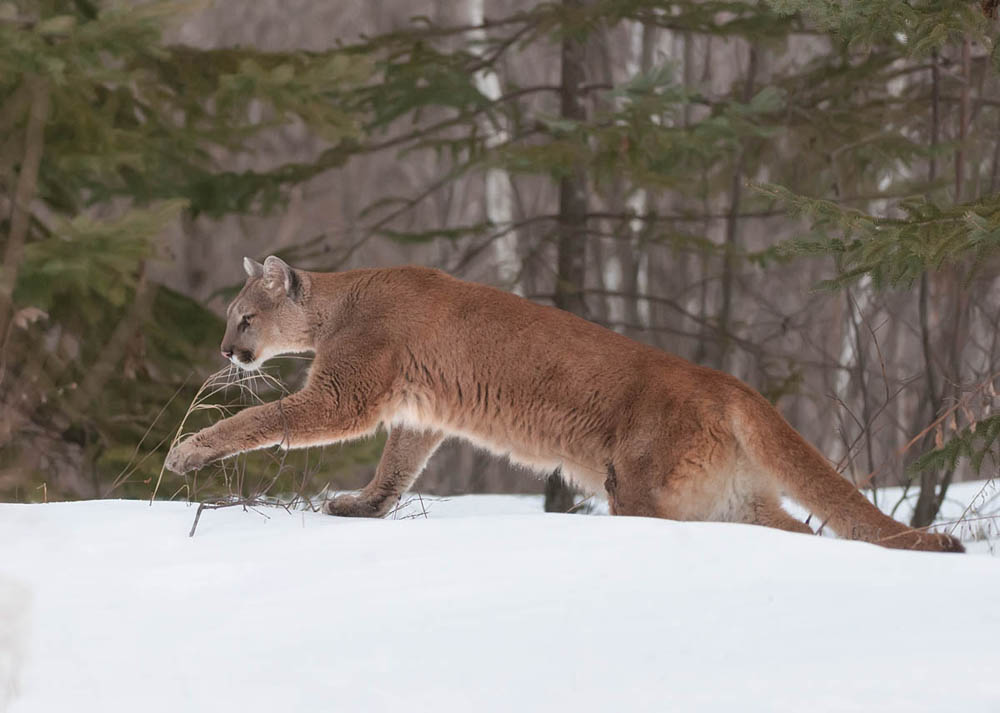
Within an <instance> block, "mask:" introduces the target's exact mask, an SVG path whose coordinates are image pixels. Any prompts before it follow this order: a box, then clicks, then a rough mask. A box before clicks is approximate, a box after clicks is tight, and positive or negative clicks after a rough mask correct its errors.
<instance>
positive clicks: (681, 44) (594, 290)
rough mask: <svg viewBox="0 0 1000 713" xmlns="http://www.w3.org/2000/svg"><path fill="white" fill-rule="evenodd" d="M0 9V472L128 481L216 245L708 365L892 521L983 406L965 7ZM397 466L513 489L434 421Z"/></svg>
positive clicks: (990, 363) (267, 1) (980, 275)
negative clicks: (381, 272) (570, 316)
mask: <svg viewBox="0 0 1000 713" xmlns="http://www.w3.org/2000/svg"><path fill="white" fill-rule="evenodd" d="M0 7H2V8H3V10H2V18H3V19H0V28H2V29H0V31H2V33H3V35H2V37H0V41H2V44H0V63H2V64H0V66H2V67H3V69H5V70H7V71H5V72H3V75H2V76H3V77H6V80H4V82H5V83H4V84H2V91H3V96H4V103H3V107H4V108H3V111H2V112H0V132H2V133H0V140H2V142H3V143H2V146H3V147H4V149H3V151H2V153H0V181H2V182H3V195H4V196H5V200H6V204H5V205H3V206H0V208H2V212H0V215H3V216H4V217H5V219H6V220H7V222H5V223H4V224H3V225H2V227H3V229H4V234H5V235H6V240H7V246H6V252H5V261H4V272H3V280H4V281H3V283H2V285H0V287H2V286H3V285H7V286H8V287H7V288H5V289H6V291H5V292H3V294H6V295H8V297H7V302H6V303H5V304H8V305H10V306H9V307H5V308H4V309H6V313H7V315H8V317H6V318H5V319H7V321H8V323H9V325H10V326H8V327H7V329H6V333H7V334H8V343H6V344H5V348H4V359H5V363H4V367H3V368H4V371H3V374H4V377H3V382H2V383H0V389H2V391H0V398H2V399H3V403H4V409H5V415H4V424H5V425H4V429H3V433H4V434H7V435H5V436H4V437H5V438H6V441H5V442H4V444H3V453H2V457H3V466H4V471H3V474H2V476H0V478H2V480H0V488H2V489H3V492H4V493H5V494H6V495H7V497H11V498H17V499H39V498H40V497H41V496H40V494H39V491H38V490H37V489H38V487H39V486H40V485H42V484H45V485H46V488H47V489H48V492H49V494H50V496H53V497H74V496H75V497H90V496H94V495H101V494H104V493H106V492H108V490H109V489H110V488H111V487H112V486H115V485H117V488H118V490H117V491H116V492H126V493H133V494H138V493H148V492H149V488H150V487H151V485H149V484H148V483H149V482H150V481H152V480H154V479H155V475H156V472H157V471H158V469H159V465H160V463H161V462H162V456H163V454H164V449H163V447H162V446H161V447H160V448H159V449H158V450H157V449H155V448H154V447H155V446H156V445H157V444H159V443H161V442H162V440H163V439H164V438H166V437H168V435H169V433H170V429H171V427H172V426H175V425H176V423H177V422H178V421H179V419H180V418H181V416H182V415H183V413H184V411H185V408H186V406H187V403H188V402H189V401H190V399H191V396H192V395H193V391H194V388H195V387H196V386H197V385H198V383H200V382H201V380H202V378H204V376H205V374H207V373H208V372H209V371H211V370H212V368H213V366H212V362H211V359H212V358H213V357H214V353H215V345H216V342H217V341H218V338H219V335H220V333H221V325H220V324H219V322H218V320H217V318H216V317H215V316H214V315H217V314H219V313H220V312H221V310H222V308H223V307H224V304H225V297H226V296H227V294H230V293H229V292H227V290H231V288H232V287H233V286H234V285H238V284H239V282H240V280H241V278H240V274H239V271H240V267H239V257H240V255H242V254H243V253H246V254H250V255H254V256H256V257H261V256H263V255H266V254H269V253H274V252H277V253H280V254H281V255H282V256H283V257H285V258H286V259H287V260H289V261H290V262H292V263H293V264H296V265H297V266H300V267H303V268H308V269H344V268H349V267H355V266H362V265H379V264H400V263H405V262H416V263H422V264H429V265H435V266H439V267H442V268H444V269H446V270H448V271H449V272H452V273H453V274H457V275H459V276H462V277H468V278H470V279H477V280H480V281H484V282H491V283H494V284H498V285H501V286H503V287H506V288H508V289H513V290H515V291H517V292H519V293H520V294H523V295H525V296H527V297H529V298H531V299H536V300H540V301H548V302H551V303H554V304H556V305H558V306H560V307H562V308H564V309H569V310H570V311H573V312H576V313H578V314H581V315H583V316H585V317H587V318H588V319H592V320H594V321H597V322H599V323H602V324H605V325H607V326H609V327H611V328H613V329H616V330H619V331H621V332H624V333H626V334H628V335H629V336H632V337H634V338H637V339H641V340H643V341H647V342H649V343H651V344H654V345H656V346H660V347H662V348H666V349H668V350H670V351H673V352H675V353H678V354H680V355H682V356H685V357H688V358H691V359H694V360H696V361H698V362H701V363H704V364H707V365H710V366H713V367H716V368H721V369H724V370H726V371H729V372H731V373H734V374H736V375H737V376H739V377H740V378H742V379H744V380H746V381H748V382H749V383H751V384H752V385H754V386H755V387H757V388H758V389H760V390H761V391H762V392H763V393H764V394H765V395H767V396H768V397H769V398H771V399H772V400H774V401H776V402H778V404H779V407H780V408H781V409H782V411H783V412H784V413H785V414H786V415H787V416H788V417H789V419H790V420H791V421H792V423H793V425H795V426H796V427H797V428H799V430H801V431H802V432H803V433H804V434H805V435H806V436H807V437H808V438H810V440H812V441H813V442H814V443H816V444H817V445H818V446H819V447H820V448H821V449H822V450H823V451H824V452H825V453H826V454H827V455H828V456H830V457H831V458H833V459H834V461H835V462H836V463H837V465H838V466H839V467H840V468H841V470H842V471H843V472H844V474H845V476H846V477H849V478H851V479H853V480H854V481H855V482H857V483H859V484H863V485H874V486H878V485H882V484H889V483H893V484H895V483H898V482H912V483H913V484H914V486H915V487H914V493H916V494H918V497H919V499H918V504H917V509H916V514H915V522H916V524H925V523H926V522H929V521H930V519H931V518H933V515H934V513H936V511H937V507H938V506H939V505H940V503H941V501H942V500H943V499H944V498H945V497H946V492H947V486H948V484H949V483H950V482H952V480H954V479H955V478H961V477H966V476H968V475H971V474H972V473H973V472H974V471H975V468H973V467H971V466H977V467H978V466H979V465H981V463H982V462H983V459H984V458H987V457H988V456H987V452H988V450H989V449H990V448H991V446H992V445H993V438H995V436H996V432H997V430H1000V425H997V426H996V427H995V426H994V420H993V419H992V417H991V416H990V414H991V413H992V410H993V408H994V406H995V404H994V401H993V399H994V396H995V392H994V391H993V387H992V383H993V381H992V379H993V377H994V376H995V375H996V373H997V371H998V360H1000V353H998V344H997V337H996V334H997V329H996V326H997V321H998V319H1000V313H998V305H1000V301H998V299H997V289H998V287H997V272H998V270H997V261H996V251H995V248H996V245H997V239H996V235H997V233H996V230H997V221H998V218H997V211H996V196H997V185H996V182H997V171H998V167H997V164H998V160H1000V140H998V139H1000V115H998V112H997V109H998V107H1000V103H998V102H995V101H994V100H992V99H991V97H992V96H993V95H994V94H995V91H994V90H995V88H996V86H997V84H996V72H995V67H994V65H995V51H994V47H995V45H994V38H995V34H996V32H995V30H996V28H995V22H994V19H993V18H992V12H993V10H992V7H991V6H989V4H987V5H984V6H981V5H979V4H977V3H969V2H964V3H959V2H926V3H912V2H910V3H906V2H901V1H899V0H878V1H877V2H852V1H850V0H848V1H846V2H841V3H825V2H817V1H816V0H775V1H774V2H713V1H707V0H698V1H695V0H691V1H687V2H652V1H650V0H630V1H629V2H620V1H616V2H611V1H610V0H594V1H586V2H584V1H578V0H565V1H564V2H562V3H548V4H541V5H536V4H530V3H517V2H514V3H511V2H499V1H497V2H490V1H489V0H463V2H457V3H452V2H448V3H443V2H424V3H421V4H419V5H417V6H414V5H412V4H410V3H402V2H400V3H384V4H379V5H378V6H371V7H369V6H368V5H366V4H359V5H357V6H354V5H351V4H349V3H348V4H343V5H341V4H335V6H330V5H328V4H325V3H321V2H318V1H310V0H302V1H301V2H298V3H296V4H295V6H294V8H292V7H290V6H288V5H287V4H284V3H279V2H277V1H276V0H264V1H262V2H259V3H255V4H254V5H253V6H252V7H250V6H247V5H245V4H242V3H236V2H233V1H231V0H219V1H218V2H216V3H213V4H211V5H209V6H207V7H202V8H199V9H196V10H194V11H192V12H189V13H187V14H181V12H182V8H180V7H178V6H175V5H160V4H151V5H135V6H131V5H127V4H126V5H110V4H109V5H108V6H107V7H104V6H103V5H94V6H92V5H90V4H88V3H80V2H78V3H73V4H71V5H66V4H64V3H51V4H50V5H46V4H44V3H43V4H42V5H41V6H39V5H38V4H37V3H32V4H31V7H30V8H29V7H28V5H27V4H25V5H23V6H22V5H18V4H16V3H6V4H3V5H2V6H0ZM168 17H170V18H172V19H173V22H174V24H173V26H172V27H169V26H168V25H167V22H166V21H167V18H168ZM165 28H166V29H165ZM163 32H166V35H163V34H162V33H163ZM22 191H24V193H22ZM22 211H23V214H22ZM19 236H20V237H19ZM19 245H20V246H23V250H22V249H21V248H20V247H19ZM9 286H13V289H11V288H10V287H9ZM817 287H818V288H820V289H815V288H817ZM11 300H12V301H11ZM46 315H47V316H46ZM294 366H295V365H294V364H292V365H291V366H290V367H289V368H288V369H286V370H285V372H284V373H283V377H284V378H285V379H287V380H288V381H289V383H290V384H291V385H294V381H295V378H296V377H295V372H296V370H295V368H294ZM192 369H193V370H194V371H195V373H196V375H194V376H189V375H190V374H191V372H192ZM172 396H173V400H171V397H172ZM264 396H265V397H269V396H268V394H264ZM270 396H273V392H271V393H270ZM165 403H167V404H169V406H168V407H167V409H166V410H165V411H164V412H163V413H162V414H161V413H159V411H160V409H161V408H162V407H163V404H165ZM8 422H9V424H10V425H7V424H8ZM150 427H151V431H150V433H149V434H146V435H145V438H143V436H144V433H145V431H146V429H147V428H150ZM990 434H992V436H991V435H990ZM140 443H141V445H137V444H140ZM377 445H378V444H377V443H369V444H362V445H361V446H359V447H358V446H356V447H353V448H332V449H325V450H324V453H326V454H328V455H326V456H324V461H323V463H324V464H323V465H322V466H321V467H319V468H317V467H316V466H315V463H314V464H313V466H309V465H307V464H306V462H305V460H303V461H296V462H294V463H291V464H286V465H288V466H289V467H288V468H287V469H286V471H285V472H286V476H282V477H283V478H285V479H284V480H280V481H279V482H278V483H277V484H276V489H277V490H278V491H285V492H287V491H289V490H290V489H294V488H296V487H302V488H307V489H313V490H316V489H319V488H322V487H324V486H326V485H330V484H332V485H333V486H335V487H351V486H353V485H356V484H357V483H359V482H361V481H362V480H363V479H364V477H365V476H366V469H367V468H370V467H371V465H370V463H371V461H372V459H373V458H374V457H376V456H377V451H378V448H377ZM920 453H927V455H926V456H925V457H923V458H920V459H919V460H917V456H918V455H919V454H920ZM963 455H965V456H971V458H967V459H964V460H963V459H962V456H963ZM147 456H148V457H147ZM297 457H301V458H305V456H297ZM144 459H145V460H144ZM986 462H990V461H989V460H987V461H986ZM137 464H141V465H139V466H138V467H136V466H137ZM262 464H263V461H261V464H252V465H251V467H250V470H251V471H254V472H256V471H257V470H259V469H261V468H262V467H263V465H262ZM970 464H971V466H970ZM907 466H909V470H907ZM280 472H281V471H279V473H280ZM303 473H305V475H303ZM269 477H270V476H269ZM267 482H268V484H270V480H267ZM556 482H557V481H554V480H552V479H550V480H549V483H550V486H549V489H548V492H547V501H548V502H547V505H548V507H549V508H550V509H559V510H564V509H568V507H569V506H571V503H572V496H571V495H569V494H567V491H565V490H563V489H561V488H560V487H557V486H555V485H554V484H555V483H556ZM171 485H172V487H169V488H168V489H167V491H168V492H166V494H169V493H170V492H174V491H175V490H176V488H177V483H172V484H171ZM188 485H189V486H190V485H191V484H190V483H189V484H188ZM240 487H241V488H242V487H244V486H243V485H241V486H240ZM246 487H251V486H249V485H248V486H246ZM420 487H421V488H424V489H427V490H430V491H432V492H441V493H448V492H470V491H472V492H474V491H508V492H510V491H526V492H537V491H538V490H539V489H540V488H541V485H540V483H538V482H537V481H535V480H533V479H532V478H530V477H526V476H525V474H524V473H519V472H515V471H511V469H510V468H509V467H508V466H506V465H504V464H498V463H495V462H488V461H487V460H486V459H484V458H483V456H482V455H481V454H477V453H476V452H474V451H473V450H471V449H470V448H468V447H465V446H461V445H457V444H449V446H448V447H447V448H446V449H445V452H444V453H442V454H441V455H439V456H437V457H436V458H435V459H434V461H432V463H431V465H430V467H429V472H428V473H427V474H426V475H425V477H424V479H423V480H422V481H421V486H420ZM163 494H164V492H161V495H163ZM187 494H189V495H190V494H191V491H190V487H189V489H188V493H187ZM890 505H891V504H890Z"/></svg>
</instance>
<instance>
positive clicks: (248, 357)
mask: <svg viewBox="0 0 1000 713" xmlns="http://www.w3.org/2000/svg"><path fill="white" fill-rule="evenodd" d="M229 361H231V362H232V363H233V364H235V365H236V366H238V367H239V368H241V369H247V370H252V369H255V368H256V367H257V366H258V364H257V362H256V361H255V360H254V353H253V352H252V351H250V350H249V349H237V350H236V351H235V352H233V354H232V356H230V357H229Z"/></svg>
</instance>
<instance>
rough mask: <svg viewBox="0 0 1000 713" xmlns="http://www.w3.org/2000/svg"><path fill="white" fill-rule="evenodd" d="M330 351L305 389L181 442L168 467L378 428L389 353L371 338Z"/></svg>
mask: <svg viewBox="0 0 1000 713" xmlns="http://www.w3.org/2000/svg"><path fill="white" fill-rule="evenodd" d="M345 344H346V345H351V344H352V342H351V341H349V340H346V339H345ZM365 347H367V349H365V352H364V353H362V352H361V349H364V348H365ZM331 356H332V358H327V359H320V358H319V357H318V358H317V360H316V361H315V362H314V363H313V370H312V372H311V374H310V378H309V383H308V384H307V385H306V387H305V388H304V389H303V390H302V391H299V392H297V393H294V394H292V395H291V396H288V397H286V398H283V399H279V400H278V401H272V402H271V403H266V404H262V405H260V406H253V407H251V408H246V409H243V410H242V411H240V412H239V413H238V414H236V415H235V416H231V417H230V418H226V419H223V420H221V421H219V422H218V423H215V424H213V425H212V426H209V427H208V428H205V429H203V430H201V431H198V433H196V434H194V435H193V436H191V437H190V438H188V439H187V440H184V441H181V442H180V443H178V444H177V445H176V446H175V447H174V448H173V449H172V450H171V451H170V453H169V454H168V455H167V461H166V467H167V468H168V469H170V470H172V471H174V472H175V473H186V472H188V471H190V470H197V469H198V468H201V467H203V466H205V465H207V464H208V463H212V462H214V461H217V460H221V459H222V458H228V457H229V456H233V455H236V454H238V453H244V452H246V451H253V450H257V449H260V448H268V447H271V446H279V445H280V446H283V447H285V448H304V447H307V446H317V445H323V444H327V443H336V442H338V441H345V440H349V439H352V438H358V437H360V436H363V435H366V434H368V433H371V432H372V431H374V430H375V428H376V426H377V425H378V419H379V414H380V410H381V408H382V407H383V405H384V402H385V398H386V394H387V393H388V390H389V388H390V385H391V383H392V379H393V373H392V370H391V355H390V354H389V352H388V351H386V350H384V349H381V350H379V349H375V348H372V346H371V343H370V342H369V343H368V344H367V345H366V344H364V343H360V344H358V348H357V349H355V350H354V351H347V349H346V347H345V348H344V349H343V350H341V351H340V352H339V353H337V354H336V355H331Z"/></svg>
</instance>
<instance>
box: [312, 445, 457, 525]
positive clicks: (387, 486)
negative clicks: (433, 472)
mask: <svg viewBox="0 0 1000 713" xmlns="http://www.w3.org/2000/svg"><path fill="white" fill-rule="evenodd" d="M442 440H444V434H443V433H442V432H441V431H435V430H426V431H424V430H416V429H412V428H407V427H405V426H396V427H394V428H393V429H392V431H390V433H389V438H388V439H387V440H386V442H385V449H384V450H383V451H382V458H381V460H379V462H378V468H376V470H375V477H374V478H373V479H372V481H371V482H370V483H368V485H366V486H365V487H364V489H363V490H362V491H361V492H360V493H359V494H358V495H338V496H337V497H335V498H334V499H333V500H330V501H328V502H327V503H326V505H325V506H324V507H323V510H324V511H325V512H326V513H328V514H330V515H343V516H347V517H382V516H383V515H385V514H386V513H387V512H389V510H391V509H392V506H393V505H395V504H396V502H397V501H398V500H399V498H400V496H401V495H402V494H403V493H405V492H406V490H407V489H408V488H409V487H410V486H411V485H412V484H413V481H415V480H416V479H417V476H419V475H420V471H422V470H423V469H424V466H425V465H426V464H427V460H428V459H429V458H430V457H431V456H432V455H433V454H434V451H436V450H437V447H438V446H439V445H441V441H442Z"/></svg>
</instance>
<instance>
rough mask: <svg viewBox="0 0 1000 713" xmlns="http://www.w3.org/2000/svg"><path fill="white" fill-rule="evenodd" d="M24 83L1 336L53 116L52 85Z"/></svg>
mask: <svg viewBox="0 0 1000 713" xmlns="http://www.w3.org/2000/svg"><path fill="white" fill-rule="evenodd" d="M24 81H25V86H26V87H27V91H28V94H29V96H30V102H31V103H30V105H29V108H28V126H27V129H26V130H25V137H24V160H23V161H22V162H21V170H20V172H19V173H18V176H17V189H16V191H15V194H14V203H13V205H12V206H11V211H10V212H11V215H10V234H9V235H8V237H7V245H6V246H5V247H4V255H3V266H2V267H0V335H6V334H7V325H8V323H9V321H10V317H11V311H12V308H13V306H14V286H15V284H16V283H17V274H18V272H19V271H20V269H21V261H22V260H23V259H24V243H25V240H26V239H27V237H28V226H29V225H30V223H31V201H32V200H34V198H35V191H36V188H37V186H38V167H39V165H41V162H42V149H43V148H44V145H45V122H46V121H47V120H48V115H49V88H48V86H46V84H45V82H44V81H43V80H42V79H40V78H39V77H34V76H29V77H27V78H25V80H24ZM0 341H2V340H0Z"/></svg>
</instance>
